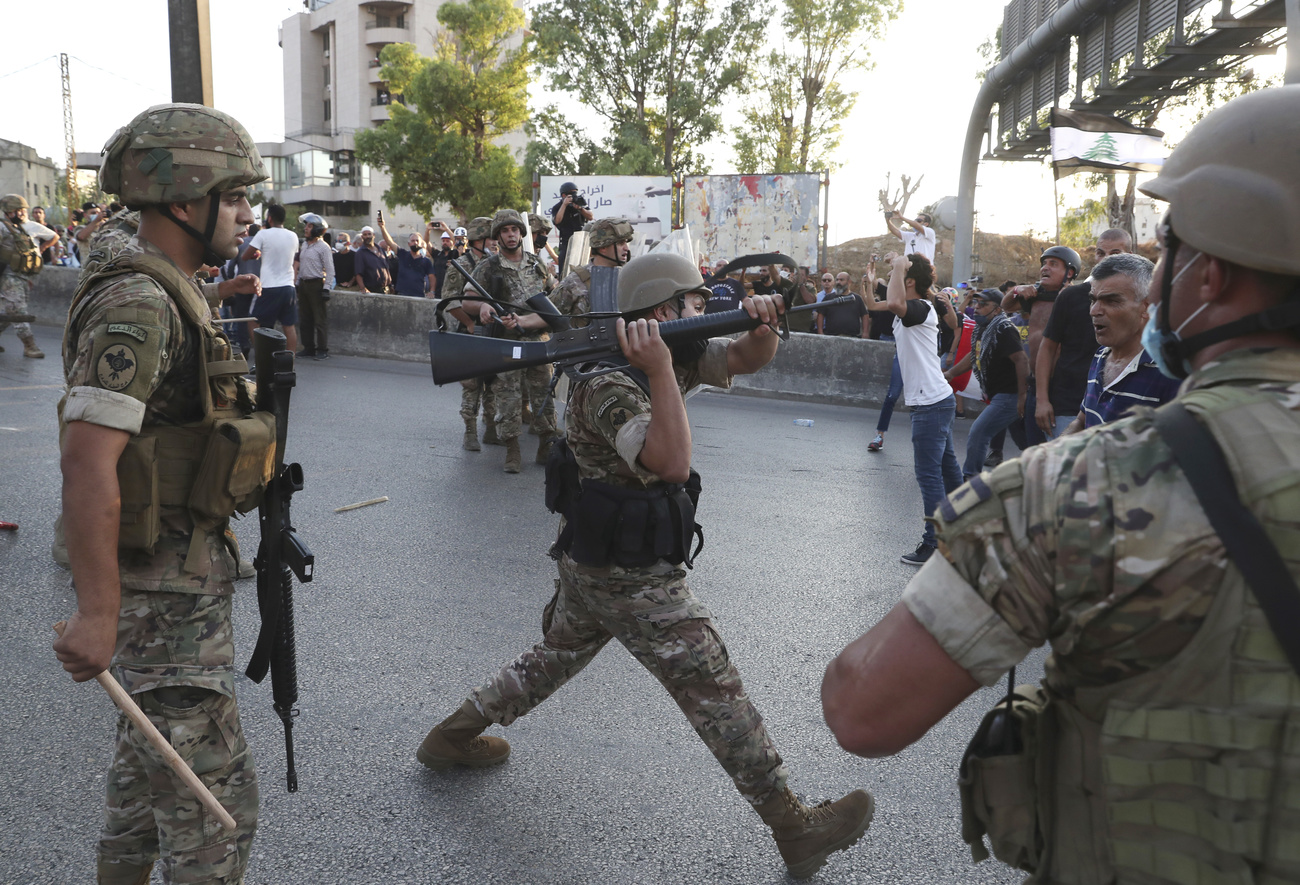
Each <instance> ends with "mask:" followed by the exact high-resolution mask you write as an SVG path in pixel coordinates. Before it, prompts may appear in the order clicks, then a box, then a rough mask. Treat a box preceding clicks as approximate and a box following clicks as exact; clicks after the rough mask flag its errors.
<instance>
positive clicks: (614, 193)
mask: <svg viewBox="0 0 1300 885" xmlns="http://www.w3.org/2000/svg"><path fill="white" fill-rule="evenodd" d="M566 181H572V182H573V183H574V184H576V185H577V186H578V194H579V195H580V196H582V197H584V198H585V199H586V201H587V208H588V209H590V210H591V213H592V215H593V216H594V217H595V218H606V217H611V216H621V217H623V218H626V219H627V220H628V221H630V222H631V223H632V228H633V229H634V230H635V232H636V236H637V240H638V241H642V240H644V241H647V242H652V243H657V242H658V241H660V240H662V239H663V238H664V237H666V236H668V234H669V233H670V232H671V231H672V229H673V183H672V179H670V178H669V177H668V176H667V175H661V176H651V175H571V176H568V177H562V176H559V175H543V176H541V177H540V184H541V189H540V190H539V191H538V197H537V203H538V213H539V214H540V215H544V216H545V217H547V218H551V216H552V211H553V210H554V209H555V206H556V204H557V203H559V202H560V185H562V184H564V182H566Z"/></svg>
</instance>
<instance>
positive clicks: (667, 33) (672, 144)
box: [532, 0, 762, 177]
mask: <svg viewBox="0 0 1300 885" xmlns="http://www.w3.org/2000/svg"><path fill="white" fill-rule="evenodd" d="M759 15H760V6H759V4H757V3H754V2H751V0H729V2H721V3H718V2H714V3H710V2H708V0H635V2H632V3H626V2H618V0H540V2H539V3H537V5H536V6H535V7H534V8H533V16H532V29H533V34H534V42H533V52H534V55H535V57H536V59H537V62H538V64H539V66H540V68H541V70H542V71H543V73H544V76H545V77H546V78H547V84H548V85H549V86H550V87H551V88H553V89H556V90H558V91H561V92H567V93H569V94H570V95H572V96H574V97H575V98H577V99H578V100H579V101H581V102H582V103H583V104H585V105H587V106H588V107H590V108H591V109H592V110H594V111H596V113H598V114H599V115H600V116H601V117H603V118H604V119H605V120H606V121H607V122H608V123H609V130H608V132H607V134H605V136H604V137H603V138H601V139H600V140H599V142H595V141H592V140H591V139H589V138H587V137H586V136H583V135H581V134H580V133H576V132H575V131H573V126H572V125H568V126H564V125H556V124H557V122H558V121H557V120H555V119H554V118H552V119H550V120H549V121H543V125H542V126H540V127H539V132H540V134H542V135H544V136H545V137H550V138H558V139H559V141H560V143H559V144H554V143H548V144H546V145H539V146H538V148H537V149H536V150H535V151H534V153H533V156H535V157H538V158H539V161H545V162H548V163H559V162H561V160H563V161H565V162H569V161H581V160H585V161H586V162H587V163H588V164H589V167H590V168H589V169H588V170H583V171H590V172H611V173H622V174H629V175H647V174H659V175H662V174H665V173H667V174H670V175H673V176H674V177H678V176H681V175H683V174H686V173H688V172H703V171H707V168H708V165H707V161H706V158H705V156H704V153H703V149H704V145H705V143H706V142H708V141H709V139H710V138H712V137H713V136H714V135H716V134H717V133H718V132H719V131H720V129H721V126H722V115H721V102H722V98H723V97H724V96H725V95H726V94H727V93H728V92H730V91H731V90H733V89H735V88H737V86H738V85H739V83H740V81H741V78H742V76H743V75H744V72H745V68H746V64H745V61H746V60H747V59H749V58H750V57H751V56H752V55H753V54H754V52H755V47H756V45H757V41H758V36H759V33H760V30H761V28H762V22H761V20H760V17H759ZM569 168H570V169H571V168H572V167H569ZM553 169H554V167H552V170H553ZM548 171H551V170H548ZM566 171H568V170H566Z"/></svg>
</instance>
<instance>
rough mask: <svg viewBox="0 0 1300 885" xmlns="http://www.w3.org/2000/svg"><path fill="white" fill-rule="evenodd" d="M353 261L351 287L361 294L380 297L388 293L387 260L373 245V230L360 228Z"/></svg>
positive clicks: (367, 226) (368, 227)
mask: <svg viewBox="0 0 1300 885" xmlns="http://www.w3.org/2000/svg"><path fill="white" fill-rule="evenodd" d="M352 256H353V259H354V261H355V267H354V273H355V275H354V277H353V285H355V286H356V287H357V288H358V289H360V290H361V291H362V292H373V293H375V294H377V295H382V294H384V293H385V292H387V291H388V280H389V273H388V259H387V258H386V257H385V256H384V253H383V252H381V251H380V250H379V248H378V247H377V246H376V245H375V229H374V228H373V227H371V226H370V225H368V224H367V225H366V226H365V227H363V228H361V246H360V247H359V248H357V249H356V250H355V251H354V252H353V253H352Z"/></svg>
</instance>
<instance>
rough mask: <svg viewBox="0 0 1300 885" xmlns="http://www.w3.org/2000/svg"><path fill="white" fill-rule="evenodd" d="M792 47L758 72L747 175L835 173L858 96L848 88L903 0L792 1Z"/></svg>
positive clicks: (788, 29) (744, 140)
mask: <svg viewBox="0 0 1300 885" xmlns="http://www.w3.org/2000/svg"><path fill="white" fill-rule="evenodd" d="M783 5H784V10H783V12H782V14H781V25H782V30H783V32H784V34H785V38H786V40H788V41H789V42H788V43H785V44H783V45H781V46H780V47H778V48H776V49H772V50H771V51H770V52H769V53H768V55H767V57H766V58H765V59H764V61H763V64H761V65H759V66H757V68H756V69H755V71H754V75H753V77H752V79H751V88H750V89H749V95H750V103H749V109H748V114H747V116H748V124H749V125H748V126H747V127H746V128H745V129H744V130H743V131H740V132H738V133H737V134H736V137H735V148H736V156H737V165H738V167H739V168H740V170H741V171H742V172H750V173H754V172H808V171H809V170H818V169H827V168H831V166H832V165H833V164H832V163H831V162H830V157H831V155H832V154H833V153H834V152H835V149H836V148H837V147H838V146H839V143H840V137H841V134H840V127H841V125H842V124H843V121H844V120H845V119H846V118H847V117H848V115H849V113H850V112H851V111H852V110H853V105H854V102H855V101H856V100H857V93H854V92H849V91H847V90H845V89H844V88H843V86H842V85H841V81H842V79H843V78H844V77H845V76H847V75H848V74H850V73H851V72H853V71H857V70H863V69H865V68H867V67H868V66H869V64H870V59H869V56H868V53H867V49H866V47H867V45H868V44H869V43H870V42H872V41H874V40H878V39H880V38H881V37H882V36H883V34H884V29H885V25H886V24H888V22H889V21H890V20H891V19H893V18H894V17H895V16H897V15H898V12H899V9H900V8H901V0H784V4H783Z"/></svg>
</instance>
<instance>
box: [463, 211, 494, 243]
mask: <svg viewBox="0 0 1300 885" xmlns="http://www.w3.org/2000/svg"><path fill="white" fill-rule="evenodd" d="M491 235H492V219H491V218H488V217H487V216H486V215H480V216H478V217H477V218H471V219H470V220H469V225H468V227H467V236H468V237H469V239H470V242H473V241H474V240H486V239H487V238H488V237H489V236H491Z"/></svg>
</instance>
